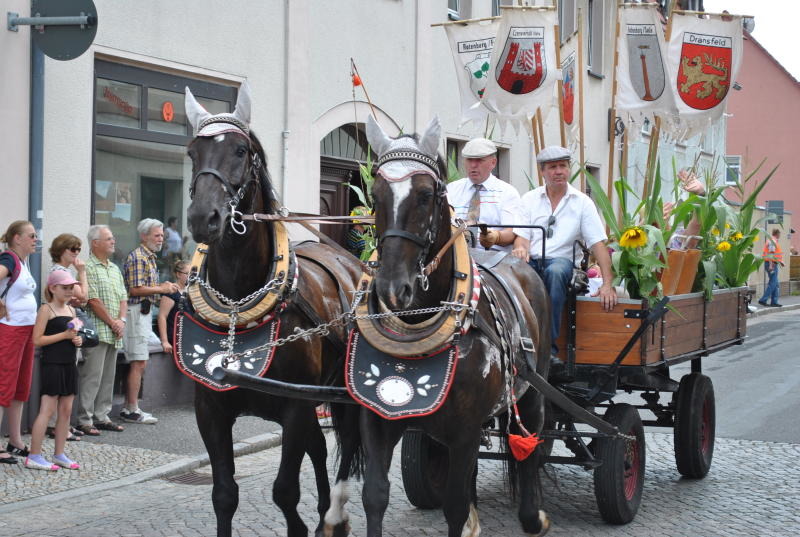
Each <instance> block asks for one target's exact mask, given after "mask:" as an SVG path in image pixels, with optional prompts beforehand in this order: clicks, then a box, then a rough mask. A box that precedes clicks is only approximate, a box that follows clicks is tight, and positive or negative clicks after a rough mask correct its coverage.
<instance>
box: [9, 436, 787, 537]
mask: <svg viewBox="0 0 800 537" xmlns="http://www.w3.org/2000/svg"><path fill="white" fill-rule="evenodd" d="M647 448H648V451H647V457H648V458H647V475H646V479H645V490H644V498H643V501H642V506H641V509H640V511H639V514H638V516H637V517H636V519H635V520H634V521H633V522H632V523H631V524H629V525H627V526H610V525H607V524H605V523H604V522H603V521H602V520H601V519H600V517H599V515H598V514H597V508H596V505H595V500H594V493H593V488H592V474H591V473H590V472H586V471H583V470H582V469H580V468H572V467H566V466H558V467H550V468H549V469H548V474H549V475H550V476H551V479H545V485H544V486H545V495H546V503H545V506H544V508H545V509H546V510H547V512H548V513H549V514H550V516H551V517H552V519H553V528H552V530H551V533H550V534H551V535H564V536H566V535H585V536H598V537H599V536H615V537H627V536H631V537H632V536H636V537H646V536H675V537H685V536H702V537H713V536H720V537H722V536H725V537H728V536H730V535H754V536H755V535H757V536H781V537H790V536H795V535H797V534H798V533H800V512H798V511H797V508H796V507H797V504H798V502H800V489H799V488H798V486H797V483H798V481H800V468H798V465H797V460H798V458H800V445H795V444H780V443H767V442H755V441H748V440H730V439H723V438H719V439H717V445H716V452H715V455H714V464H713V467H712V469H711V472H710V474H709V475H708V477H706V479H704V480H701V481H690V480H684V479H681V478H680V476H679V474H678V472H677V471H676V470H675V463H674V460H673V449H672V435H671V434H665V433H648V434H647ZM279 454H280V450H279V449H268V450H264V451H260V452H257V453H254V454H250V455H245V456H242V457H239V458H237V471H238V474H237V476H238V478H237V481H238V483H239V487H240V505H239V511H238V512H237V514H236V517H235V518H234V528H235V532H234V534H235V535H240V536H273V535H274V536H283V535H285V528H284V525H283V517H282V515H281V514H280V512H279V511H278V510H277V509H276V508H275V507H274V506H273V504H272V501H271V487H272V481H273V479H274V477H275V473H276V469H277V464H278V457H279ZM399 458H400V457H399V449H398V451H397V452H396V455H395V458H394V464H393V467H392V474H391V479H392V498H391V503H390V506H389V509H388V511H387V514H386V520H385V526H384V527H385V532H384V535H387V536H395V537H399V536H420V535H444V534H445V532H446V525H445V522H444V517H443V515H442V514H441V512H440V511H439V510H434V511H422V510H418V509H416V508H413V507H412V506H411V505H410V504H409V503H408V501H407V500H406V498H405V496H404V494H403V490H402V482H401V478H400V469H399ZM197 472H198V473H201V474H203V473H205V474H208V473H210V468H209V467H207V466H206V467H203V468H200V469H198V470H197ZM312 476H313V473H312V472H311V471H310V465H308V464H304V472H303V484H302V488H303V495H302V498H301V506H300V511H301V514H302V515H303V517H304V519H305V520H306V521H307V523H308V524H309V526H312V525H313V522H312V519H311V518H309V517H310V516H312V515H313V514H314V513H315V511H316V508H315V502H316V497H315V494H314V491H315V488H314V483H313V478H312ZM34 477H35V478H36V479H54V478H55V479H57V478H58V477H59V476H55V475H49V474H45V473H43V472H42V473H39V474H36V475H35V476H34ZM350 492H351V503H350V504H349V505H348V507H349V511H350V515H351V524H352V527H353V531H352V534H353V535H354V536H363V535H365V519H364V516H363V510H362V508H361V502H360V484H356V485H354V486H353V487H352V488H351V491H350ZM478 494H479V498H480V500H479V501H480V503H479V506H478V510H479V514H480V520H481V525H482V530H483V532H482V535H487V536H517V535H521V531H520V528H519V525H518V522H517V519H516V512H515V508H514V506H512V505H511V502H510V500H507V494H506V493H505V491H504V489H503V479H502V467H501V465H500V463H498V462H496V461H482V462H481V466H480V473H479V479H478ZM14 507H15V506H13V505H7V506H4V507H3V508H0V517H1V518H2V522H0V531H2V534H3V535H6V536H11V535H19V536H23V535H25V536H42V537H49V536H52V537H56V536H70V537H72V536H77V535H80V536H98V537H99V536H111V535H114V536H121V537H134V536H145V537H147V536H165V537H173V536H175V537H177V536H182V537H183V536H187V537H188V536H207V535H214V534H215V518H214V514H213V509H212V507H211V487H210V485H181V484H176V483H173V482H169V481H166V480H163V479H153V480H150V481H147V482H144V483H139V484H132V485H128V486H123V487H119V488H115V489H112V490H109V491H106V492H104V493H102V494H94V495H81V496H77V497H73V498H69V499H66V500H62V501H50V502H48V503H47V504H46V505H38V506H31V507H25V508H22V509H14Z"/></svg>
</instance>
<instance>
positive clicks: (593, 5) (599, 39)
mask: <svg viewBox="0 0 800 537" xmlns="http://www.w3.org/2000/svg"><path fill="white" fill-rule="evenodd" d="M588 12H589V21H588V23H589V39H588V41H589V42H588V43H587V53H588V54H587V56H588V62H589V74H590V75H593V76H596V77H599V78H602V77H603V76H604V75H603V49H604V48H605V44H604V40H605V35H606V34H607V32H606V14H605V0H589V9H588Z"/></svg>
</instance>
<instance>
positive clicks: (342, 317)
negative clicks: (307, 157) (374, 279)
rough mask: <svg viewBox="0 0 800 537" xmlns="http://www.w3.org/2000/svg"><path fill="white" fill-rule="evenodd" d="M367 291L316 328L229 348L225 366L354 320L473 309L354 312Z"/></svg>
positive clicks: (453, 305) (452, 305)
mask: <svg viewBox="0 0 800 537" xmlns="http://www.w3.org/2000/svg"><path fill="white" fill-rule="evenodd" d="M365 293H366V292H365V291H357V292H356V294H355V297H354V300H353V304H352V306H351V309H350V311H346V312H343V313H341V314H339V315H337V316H336V317H335V318H334V319H332V320H331V321H329V322H327V323H323V324H321V325H319V326H315V327H314V328H309V329H307V330H301V329H300V328H299V327H297V328H295V329H294V334H291V335H288V336H286V337H284V338H278V339H276V340H275V341H272V342H268V343H264V344H263V345H259V346H258V347H253V348H252V349H248V350H246V351H243V352H236V353H234V352H232V351H233V349H232V348H229V349H228V355H227V356H226V358H225V360H223V364H224V365H223V367H224V366H225V365H227V364H229V363H231V362H236V361H238V360H240V359H241V358H249V357H250V356H252V355H253V354H255V353H257V352H261V351H264V350H267V349H270V348H272V347H280V346H283V345H286V344H287V343H292V342H293V341H297V340H298V339H301V338H305V337H308V336H323V337H324V336H327V335H328V334H330V329H331V328H335V327H338V326H343V325H345V324H347V323H349V322H352V321H360V320H367V319H385V318H387V317H404V316H407V315H423V314H426V313H438V312H440V311H453V312H455V313H459V312H461V311H462V310H464V309H468V310H470V312H471V311H472V310H473V308H472V307H471V306H468V305H467V304H461V303H460V302H444V301H442V302H441V304H442V305H441V306H435V307H430V308H419V309H415V310H407V311H398V312H392V311H389V312H384V313H371V314H366V315H356V314H355V313H353V312H354V311H355V309H356V307H357V306H358V303H359V302H360V301H361V298H362V296H363V295H364V294H365ZM231 339H232V338H231V335H230V332H229V334H228V338H227V341H226V343H227V342H230V341H231Z"/></svg>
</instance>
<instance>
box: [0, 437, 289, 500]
mask: <svg viewBox="0 0 800 537" xmlns="http://www.w3.org/2000/svg"><path fill="white" fill-rule="evenodd" d="M282 440H283V434H282V433H280V432H272V433H265V434H261V435H257V436H253V437H250V438H247V439H245V440H242V441H240V442H237V443H235V444H234V445H233V456H234V457H239V456H242V455H249V454H250V453H255V452H256V451H262V450H265V449H271V448H274V447H277V446H279V445H281V442H282ZM207 464H209V457H208V453H203V454H201V455H196V456H194V457H185V458H183V459H179V460H177V461H173V462H170V463H168V464H164V465H161V466H157V467H155V468H151V469H149V470H145V471H143V472H139V473H136V474H132V475H129V476H125V477H122V478H120V479H115V480H113V481H106V482H103V483H98V484H96V485H90V486H88V487H80V488H75V489H71V490H65V491H62V492H56V493H54V494H45V495H43V496H36V497H35V498H29V499H27V500H22V501H19V502H15V503H10V504H6V505H0V515H4V514H6V513H10V512H13V511H16V510H18V509H23V508H26V507H39V506H41V507H44V506H47V505H52V502H58V501H61V500H64V499H68V498H75V497H78V496H83V495H85V494H93V495H95V496H97V494H98V493H101V492H105V491H108V490H111V489H115V488H119V487H124V486H128V485H134V484H136V483H141V482H143V481H149V480H151V479H162V478H166V477H172V476H174V475H179V474H183V473H186V472H189V471H191V470H194V469H196V468H199V467H201V466H205V465H207Z"/></svg>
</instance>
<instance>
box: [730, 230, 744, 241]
mask: <svg viewBox="0 0 800 537" xmlns="http://www.w3.org/2000/svg"><path fill="white" fill-rule="evenodd" d="M742 237H744V235H742V232H741V231H737V232H736V233H734V234H733V235H731V240H732V241H733V242H736V241H740V240H742Z"/></svg>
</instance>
